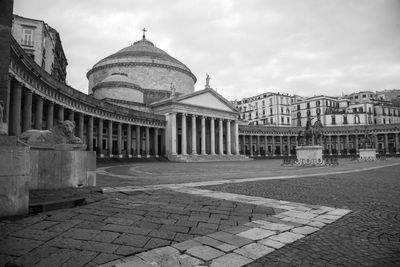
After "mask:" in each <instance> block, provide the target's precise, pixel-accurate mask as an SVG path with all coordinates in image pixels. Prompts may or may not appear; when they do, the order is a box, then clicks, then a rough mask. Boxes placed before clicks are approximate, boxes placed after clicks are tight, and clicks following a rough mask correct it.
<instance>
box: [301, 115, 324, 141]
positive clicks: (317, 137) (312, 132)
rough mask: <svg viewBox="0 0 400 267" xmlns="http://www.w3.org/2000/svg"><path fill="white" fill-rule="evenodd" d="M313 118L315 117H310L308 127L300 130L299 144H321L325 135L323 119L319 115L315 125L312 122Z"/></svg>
mask: <svg viewBox="0 0 400 267" xmlns="http://www.w3.org/2000/svg"><path fill="white" fill-rule="evenodd" d="M312 120H313V118H311V117H308V118H307V123H306V128H305V129H304V130H301V131H299V134H298V135H297V141H298V143H299V145H306V146H313V145H321V137H322V136H323V130H322V128H323V126H322V123H321V120H320V118H319V116H318V117H317V121H316V122H315V123H314V125H313V124H312Z"/></svg>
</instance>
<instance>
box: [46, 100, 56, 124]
mask: <svg viewBox="0 0 400 267" xmlns="http://www.w3.org/2000/svg"><path fill="white" fill-rule="evenodd" d="M53 122H54V103H53V102H49V103H48V105H47V129H51V128H53Z"/></svg>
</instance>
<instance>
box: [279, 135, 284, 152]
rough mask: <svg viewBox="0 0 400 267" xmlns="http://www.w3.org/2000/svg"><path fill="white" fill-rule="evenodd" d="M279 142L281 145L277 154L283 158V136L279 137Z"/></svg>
mask: <svg viewBox="0 0 400 267" xmlns="http://www.w3.org/2000/svg"><path fill="white" fill-rule="evenodd" d="M279 142H280V143H281V145H280V149H279V150H280V151H279V152H280V155H281V156H283V136H282V135H280V136H279Z"/></svg>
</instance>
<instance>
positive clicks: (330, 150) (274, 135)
mask: <svg viewBox="0 0 400 267" xmlns="http://www.w3.org/2000/svg"><path fill="white" fill-rule="evenodd" d="M300 130H302V128H300V127H268V128H267V127H262V126H261V127H260V126H249V125H240V126H239V133H240V138H239V142H240V144H239V145H240V154H246V155H249V156H250V157H263V156H264V157H265V156H283V155H288V156H291V155H295V151H296V146H298V141H297V135H298V132H299V131H300ZM366 133H369V134H373V135H374V136H375V140H374V142H375V144H376V149H377V151H378V152H379V153H381V154H386V155H396V154H399V153H400V143H399V139H400V137H399V135H400V124H384V125H367V126H366V125H362V126H335V127H333V126H330V127H325V128H324V137H323V138H322V142H321V143H322V146H323V148H324V152H325V154H328V155H343V156H346V155H347V156H349V155H354V154H358V152H359V149H360V148H362V138H363V137H364V135H365V134H366ZM250 148H252V149H250Z"/></svg>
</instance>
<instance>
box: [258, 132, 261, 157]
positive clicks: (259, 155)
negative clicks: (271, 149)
mask: <svg viewBox="0 0 400 267" xmlns="http://www.w3.org/2000/svg"><path fill="white" fill-rule="evenodd" d="M257 157H261V154H260V136H259V135H257Z"/></svg>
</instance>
